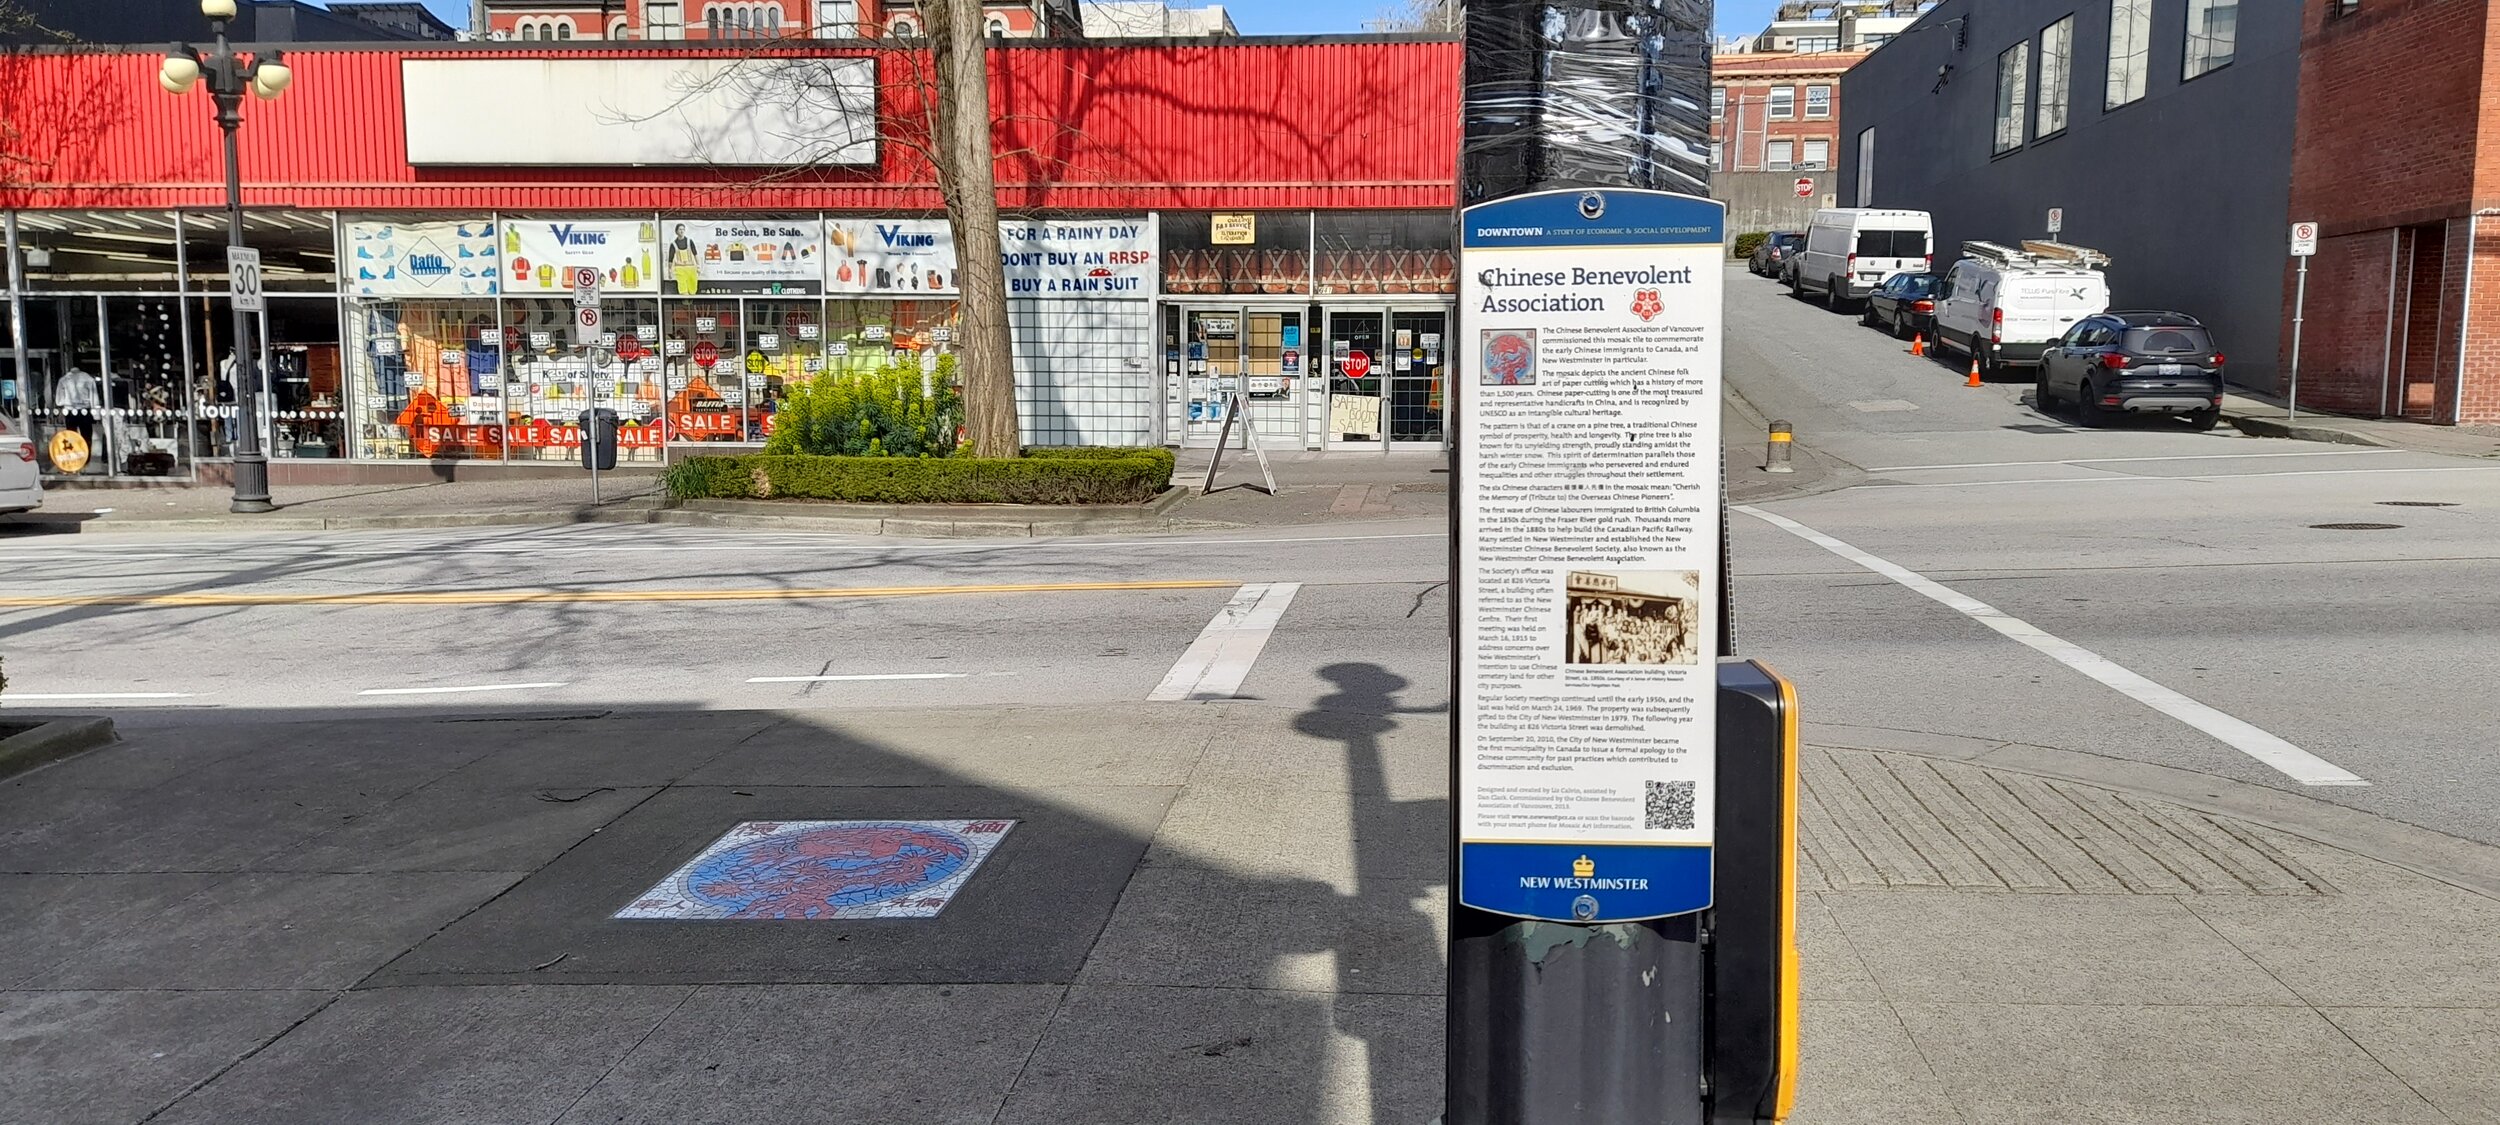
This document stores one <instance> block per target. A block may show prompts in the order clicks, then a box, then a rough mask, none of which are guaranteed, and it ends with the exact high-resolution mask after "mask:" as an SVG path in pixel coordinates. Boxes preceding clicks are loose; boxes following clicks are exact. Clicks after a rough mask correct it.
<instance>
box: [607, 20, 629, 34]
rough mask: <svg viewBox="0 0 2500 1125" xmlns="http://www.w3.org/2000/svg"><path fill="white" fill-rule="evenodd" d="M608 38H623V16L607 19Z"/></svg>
mask: <svg viewBox="0 0 2500 1125" xmlns="http://www.w3.org/2000/svg"><path fill="white" fill-rule="evenodd" d="M608 38H610V39H623V38H625V18H624V17H623V16H619V17H617V18H615V19H612V20H609V21H608Z"/></svg>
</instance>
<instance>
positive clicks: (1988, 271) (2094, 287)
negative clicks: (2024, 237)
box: [1936, 242, 2109, 375]
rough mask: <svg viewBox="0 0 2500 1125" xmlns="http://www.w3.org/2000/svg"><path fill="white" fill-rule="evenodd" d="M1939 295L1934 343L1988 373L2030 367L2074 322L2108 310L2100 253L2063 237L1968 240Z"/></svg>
mask: <svg viewBox="0 0 2500 1125" xmlns="http://www.w3.org/2000/svg"><path fill="white" fill-rule="evenodd" d="M1962 249H1963V257H1962V260H1961V261H1958V262H1955V263H1953V268H1952V269H1950V270H1947V271H1945V275H1944V283H1943V285H1942V286H1940V287H1939V290H1938V295H1937V297H1936V343H1937V344H1939V345H1940V346H1943V347H1947V348H1951V349H1952V350H1954V351H1958V352H1962V353H1964V354H1966V355H1969V356H1970V357H1971V358H1973V359H1976V360H1978V361H1979V369H1980V371H1981V372H1982V373H1984V374H1991V375H1993V374H1996V373H1997V372H2000V371H2003V370H2005V369H2006V368H2009V367H2032V366H2036V365H2037V364H2038V363H2039V362H2040V353H2042V352H2045V351H2047V350H2048V349H2049V346H2050V345H2052V344H2055V343H2056V342H2058V341H2059V340H2061V339H2064V338H2065V335H2066V330H2067V329H2069V328H2072V327H2074V326H2075V323H2076V322H2077V321H2080V320H2082V319H2083V318H2085V317H2087V316H2093V315H2096V314H2099V313H2102V312H2105V311H2107V310H2108V309H2109V282H2108V281H2107V280H2106V279H2104V278H2103V277H2102V276H2101V267H2102V266H2104V265H2107V264H2109V259H2108V258H2107V257H2106V256H2104V255H2103V254H2102V253H2101V252H2100V251H2098V250H2093V249H2089V248H2087V247H2082V246H2068V245H2066V244H2064V243H2058V242H2026V243H2024V244H2023V245H2022V248H2021V249H2015V248H2012V247H2007V246H1999V245H1997V244H1996V243H1993V242H1970V243H1965V244H1963V248H1962Z"/></svg>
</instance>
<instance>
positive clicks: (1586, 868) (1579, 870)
mask: <svg viewBox="0 0 2500 1125" xmlns="http://www.w3.org/2000/svg"><path fill="white" fill-rule="evenodd" d="M1571 874H1572V875H1573V876H1574V877H1575V878H1581V879H1586V878H1588V877H1590V876H1592V875H1595V874H1597V861H1596V860H1593V859H1590V858H1589V857H1587V856H1581V857H1580V858H1578V859H1575V860H1572V861H1571Z"/></svg>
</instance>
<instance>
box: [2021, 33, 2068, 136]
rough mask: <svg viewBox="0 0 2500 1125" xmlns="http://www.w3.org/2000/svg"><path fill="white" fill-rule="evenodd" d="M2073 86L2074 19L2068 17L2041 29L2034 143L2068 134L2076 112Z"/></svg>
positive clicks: (2034, 115)
mask: <svg viewBox="0 0 2500 1125" xmlns="http://www.w3.org/2000/svg"><path fill="white" fill-rule="evenodd" d="M2074 86H2075V17H2073V16H2071V15H2069V16H2066V17H2065V18H2063V19H2060V20H2058V21H2057V22H2056V23H2052V24H2050V25H2048V26H2047V27H2044V28H2041V29H2040V94H2039V96H2038V97H2037V98H2035V99H2033V101H2034V103H2035V104H2034V105H2033V106H2032V126H2031V139H2032V140H2034V141H2044V140H2047V139H2049V138H2050V137H2054V136H2057V135H2058V134H2061V133H2064V132H2065V131H2066V125H2067V122H2068V120H2069V119H2070V118H2071V117H2072V115H2073V112H2074V109H2073V103H2074V92H2075V91H2074Z"/></svg>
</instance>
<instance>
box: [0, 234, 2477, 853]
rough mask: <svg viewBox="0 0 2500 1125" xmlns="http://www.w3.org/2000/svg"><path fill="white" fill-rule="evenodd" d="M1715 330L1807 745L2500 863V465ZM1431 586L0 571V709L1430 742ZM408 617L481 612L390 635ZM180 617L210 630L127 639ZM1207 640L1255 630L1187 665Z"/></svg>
mask: <svg viewBox="0 0 2500 1125" xmlns="http://www.w3.org/2000/svg"><path fill="white" fill-rule="evenodd" d="M1729 288H1730V296H1729V321H1728V327H1729V347H1728V373H1729V377H1730V380H1731V382H1732V384H1733V386H1734V387H1735V388H1736V389H1737V390H1738V391H1739V392H1741V394H1742V396H1743V398H1744V399H1745V400H1747V402H1748V403H1749V404H1750V405H1749V406H1748V407H1745V408H1743V409H1740V410H1738V411H1737V414H1738V415H1739V416H1740V419H1741V418H1742V417H1758V418H1768V417H1779V418H1783V419H1786V420H1788V421H1791V422H1792V423H1794V424H1795V425H1796V426H1797V429H1798V432H1799V433H1800V435H1801V438H1802V441H1803V442H1804V444H1805V445H1806V446H1807V449H1806V451H1805V456H1806V459H1807V462H1808V469H1809V471H1808V472H1807V473H1804V474H1800V476H1799V477H1797V478H1793V479H1794V480H1795V481H1799V482H1803V484H1804V485H1805V486H1806V487H1808V488H1811V489H1815V490H1819V491H1814V492H1813V493H1812V494H1810V495H1802V496H1800V495H1790V496H1788V497H1787V498H1785V499H1780V498H1775V497H1776V496H1777V495H1778V493H1779V492H1780V491H1781V490H1783V489H1784V488H1785V487H1786V486H1787V485H1789V484H1790V483H1791V481H1790V480H1774V479H1772V478H1768V477H1767V475H1766V474H1763V473H1761V472H1760V471H1759V470H1758V469H1757V468H1755V467H1754V463H1755V455H1756V450H1757V448H1758V447H1757V446H1755V444H1754V440H1753V438H1752V436H1751V435H1749V434H1745V433H1742V432H1739V433H1737V434H1735V435H1732V437H1731V460H1732V461H1733V462H1734V464H1735V466H1736V467H1735V468H1734V470H1733V472H1734V473H1735V475H1736V479H1735V481H1734V486H1735V491H1736V493H1737V495H1738V496H1739V497H1740V499H1742V500H1746V501H1748V502H1749V503H1748V504H1747V506H1746V507H1745V508H1744V509H1743V510H1742V511H1740V514H1739V515H1738V516H1737V517H1736V519H1735V527H1734V533H1735V543H1736V551H1737V570H1738V582H1737V591H1738V598H1739V616H1738V624H1737V634H1738V640H1739V644H1740V647H1741V648H1742V650H1743V651H1744V652H1745V653H1746V654H1747V655H1752V656H1758V657H1760V658H1763V659H1765V660H1767V661H1769V662H1771V663H1773V664H1774V665H1775V666H1777V667H1779V668H1780V669H1781V670H1783V671H1784V672H1786V673H1788V674H1789V675H1790V676H1792V677H1793V678H1795V679H1796V680H1797V681H1798V682H1799V683H1800V685H1801V688H1802V692H1803V698H1804V702H1805V707H1806V717H1807V720H1808V721H1809V722H1811V723H1819V724H1825V725H1830V726H1843V727H1850V728H1859V729H1861V730H1876V731H1881V730H1903V731H1918V732H1928V733H1940V734H1951V735H1959V736H1967V737H1972V738H1978V739H1992V740H2003V741H2012V742H2022V743H2029V744H2036V745H2043V746H2051V747H2057V748H2061V749H2067V750H2074V751H2081V752H2086V753H2092V754H2100V755H2106V756H2111V757H2117V758H2125V759H2133V760H2140V761H2147V762H2157V763H2162V764H2168V765H2173V766H2180V767H2184V768H2188V769H2193V770H2198V771H2202V772H2207V773H2212V774H2216V775H2220V776H2225V777H2230V778H2235V779H2239V780H2243V781H2249V782H2254V783H2258V784H2265V785H2275V786H2280V787H2282V788H2285V789H2288V790H2294V791H2299V792H2303V793H2306V794H2308V795H2311V796H2315V797H2320V798H2322V799H2326V800H2331V801H2337V802H2342V803H2346V804H2349V805H2353V806H2356V807H2360V808H2364V809H2368V810H2372V811H2376V812H2381V813H2385V814H2388V815H2392V816H2395V817H2397V818H2400V819H2403V820H2406V821H2409V822H2412V823H2415V824H2419V825H2422V826H2425V827H2430V828H2434V829H2438V830H2442V831H2446V832H2450V833H2453V834H2456V835H2460V836H2465V837H2468V838H2472V839H2476V840H2482V841H2486V842H2500V768H2495V767H2494V766H2493V765H2491V763H2490V760H2489V756H2488V755H2487V754H2486V753H2485V752H2484V751H2485V747H2486V746H2487V745H2488V742H2489V737H2488V735H2487V734H2486V733H2485V727H2486V726H2487V724H2486V723H2485V722H2483V721H2482V720H2483V716H2484V714H2485V713H2486V710H2487V709H2486V708H2484V707H2483V706H2482V705H2481V699H2482V691H2483V690H2484V686H2485V685H2486V684H2487V683H2489V682H2490V680H2491V678H2492V674H2493V672H2494V670H2495V668H2494V665H2495V663H2500V656H2496V655H2495V652H2494V646H2493V645H2492V643H2491V642H2490V640H2489V639H2488V634H2489V630H2490V627H2491V624H2492V623H2493V622H2500V464H2491V463H2485V462H2479V461H2461V460H2453V459H2446V458H2439V457H2434V456H2429V455H2420V454H2410V453H2401V452H2391V451H2381V450H2364V449H2357V448H2354V447H2345V446H2326V445H2311V444H2305V443H2298V442H2286V441H2272V440H2261V439H2253V438H2245V437H2239V436H2235V435H2231V434H2228V433H2222V432H2217V433H2209V434H2197V433H2190V432H2187V431H2186V430H2185V429H2184V428H2181V427H2178V426H2174V425H2158V424H2152V425H2134V426H2127V427H2122V428H2118V429H2112V430H2081V429H2077V428H2075V427H2073V426H2072V425H2070V424H2069V420H2068V419H2066V418H2063V417H2055V416H2049V415H2044V414H2041V413H2040V412H2038V411H2036V410H2034V409H2033V408H2032V407H2031V406H2030V405H2029V403H2028V401H2027V400H2028V398H2029V385H2028V383H2027V382H2026V383H2023V384H2012V383H2006V384H1993V385H1990V386H1987V387H1983V388H1978V389H1971V388H1967V387H1965V386H1963V385H1962V384H1961V378H1960V376H1959V374H1958V373H1956V372H1954V371H1953V370H1951V369H1950V367H1949V366H1947V365H1945V364H1942V363H1938V362H1934V361H1929V360H1920V359H1913V358H1910V357H1908V356H1907V355H1905V354H1903V352H1902V350H1901V348H1900V347H1899V346H1898V345H1896V344H1895V343H1893V342H1892V341H1890V340H1887V339H1886V338H1884V337H1882V336H1880V335H1878V334H1876V333H1874V332H1871V331H1868V330H1865V329H1862V328H1859V327H1857V326H1856V325H1855V324H1854V323H1853V322H1852V321H1851V320H1850V319H1849V318H1846V317H1835V316H1832V315H1831V314H1829V313H1827V312H1824V311H1822V310H1821V309H1819V308H1816V307H1813V306H1809V305H1805V304H1801V303H1797V302H1794V301H1791V300H1789V299H1788V298H1787V297H1785V296H1784V295H1783V294H1781V293H1780V292H1779V291H1778V290H1777V289H1776V288H1775V287H1774V286H1772V285H1771V284H1770V283H1768V282H1764V281H1761V280H1759V279H1755V278H1752V277H1749V276H1747V275H1745V274H1744V273H1743V272H1742V271H1741V270H1735V271H1732V276H1731V277H1730V278H1729ZM2226 346H2229V342H2226ZM2391 504H2407V505H2410V504H2439V505H2448V506H2442V507H2410V506H2408V507H2393V506H2389V505H2391ZM1756 513H1759V514H1756ZM1766 517H1777V518H1778V519H1780V520H1784V521H1788V524H1791V525H1793V526H1787V525H1783V524H1777V523H1774V522H1771V520H1770V519H1769V518H1766ZM2326 524H2389V525H2396V526H2391V527H2383V528H2377V529H2371V530H2346V529H2331V528H2322V527H2320V526H2318V525H2326ZM1444 566H1445V563H1444V542H1443V539H1442V532H1441V528H1440V527H1439V525H1438V524H1437V523H1433V522H1430V521H1384V522H1379V523H1352V524H1333V525H1330V526H1328V527H1326V528H1324V529H1301V530H1276V531H1266V532H1257V533H1225V534H1212V535H1195V536H1176V537H1147V538H1138V539H1128V540H1096V539H1078V540H1058V541H1050V540H1043V541H1018V542H1013V543H964V542H948V543H912V542H902V541H894V540H869V539H854V538H845V537H838V536H814V535H794V534H779V533H775V534H761V533H741V532H729V531H713V530H700V531H698V530H692V529H668V528H651V527H582V528H565V529H548V530H481V531H476V532H462V533H441V532H428V533H409V534H353V535H349V534H341V535H275V536H217V537H200V538H187V539H172V538H160V537H154V536H151V537H146V538H144V539H142V538H137V537H133V538H127V539H123V538H107V537H80V538H77V539H32V538H21V539H12V540H5V541H0V573H5V574H6V575H7V576H8V577H7V580H6V581H5V583H0V596H5V597H6V598H9V599H15V601H16V602H17V603H18V604H0V646H5V651H6V652H7V653H8V654H9V657H8V661H9V662H8V671H9V673H10V676H11V681H12V682H11V685H10V690H9V695H8V706H11V707H15V708H35V707H40V708H43V709H45V710H71V711H75V710H88V709H106V710H112V711H114V712H115V713H117V714H119V715H120V716H122V718H123V721H124V722H125V723H130V724H138V725H146V724H151V723H171V722H192V721H202V720H210V721H213V720H214V718H215V716H217V715H218V714H219V713H220V712H225V711H232V712H238V713H240V712H243V711H249V712H251V713H254V714H255V715H257V716H260V717H267V716H268V715H269V714H271V713H272V712H278V713H285V712H302V713H305V714H307V715H315V714H317V715H322V716H327V715H330V714H335V713H337V712H340V711H350V712H356V711H362V710H369V711H373V712H376V713H382V712H393V711H411V710H414V711H427V712H434V711H441V710H443V709H466V708H492V709H497V710H510V709H516V708H518V709H528V708H552V709H583V708H600V709H640V708H703V709H738V708H783V709H810V708H823V709H830V710H843V709H857V708H912V707H925V706H935V705H941V704H944V705H961V704H1017V703H1048V704H1065V703H1086V702H1142V701H1146V700H1148V699H1150V698H1151V697H1154V696H1156V695H1157V694H1158V693H1159V692H1162V693H1164V694H1166V695H1169V694H1174V693H1175V692H1177V693H1178V694H1182V695H1188V694H1193V693H1194V694H1197V695H1199V697H1201V698H1243V699H1259V700H1267V701H1272V702H1275V703H1278V704H1281V705H1290V706H1307V705H1310V704H1311V703H1313V702H1314V701H1316V700H1318V699H1320V698H1322V697H1323V696H1325V695H1327V694H1328V693H1329V692H1330V691H1331V690H1332V687H1331V685H1330V683H1329V681H1328V680H1327V679H1326V678H1325V676H1324V675H1323V674H1322V670H1323V669H1324V668H1326V667H1327V666H1329V665H1331V664H1334V663H1339V662H1344V661H1351V660H1359V661H1362V662H1366V663H1372V664H1377V665H1379V666H1381V667H1382V668H1385V669H1387V670H1388V671H1389V672H1391V673H1393V674H1395V675H1397V676H1399V677H1402V678H1404V679H1405V680H1407V681H1408V682H1409V683H1410V684H1412V685H1413V689H1412V691H1411V692H1410V693H1409V694H1408V695H1407V696H1406V702H1407V703H1408V704H1409V705H1410V706H1423V707H1432V706H1437V705H1440V704H1443V703H1445V702H1446V698H1447V688H1446V683H1447V675H1448V661H1447V653H1446V640H1445V634H1444V631H1443V630H1444V627H1445V621H1444V619H1445V615H1446V611H1447V605H1448V603H1447V601H1446V598H1445V597H1444V590H1443V588H1442V586H1441V582H1442V578H1443V575H1444ZM1079 586H1089V587H1092V588H1071V587H1079ZM410 591H421V592H429V593H435V594H443V595H451V596H453V598H454V600H455V602H456V603H457V604H402V603H399V602H396V601H392V600H390V599H392V598H395V597H397V596H399V595H402V594H405V593H407V592H410ZM827 591H834V592H838V593H841V594H844V595H848V596H828V595H827V593H826V592H827ZM863 594H864V595H866V596H860V595H863ZM168 596H176V597H190V598H194V599H198V598H202V597H205V598H207V599H209V601H210V602H211V603H213V604H126V603H127V602H128V601H129V600H130V599H132V598H142V597H156V598H164V597H168ZM99 597H105V598H121V599H123V603H117V604H91V602H92V599H96V598H99ZM237 601H249V602H253V603H254V604H233V603H235V602H237ZM28 602H33V603H38V604H25V603H28ZM269 602H277V603H281V604H264V603H269ZM1228 606H1230V607H1232V608H1231V609H1230V610H1228V608H1227V607H1228ZM1219 621H1229V622H1231V623H1232V624H1233V625H1234V626H1235V627H1240V626H1242V625H1243V624H1244V622H1245V621H1246V622H1247V623H1248V625H1249V626H1250V628H1249V631H1248V632H1247V633H1228V634H1226V635H1225V636H1224V637H1216V638H1213V639H1211V640H1209V641H1207V642H1205V643H1201V634H1202V631H1206V630H1208V628H1209V626H1210V624H1211V623H1217V622H1219ZM1253 634H1255V635H1253ZM1175 684H1178V685H1179V686H1178V687H1177V688H1175V687H1174V686H1173V685H1175ZM1175 705H1176V706H1179V705H1182V704H1175ZM2322 780H2323V781H2344V782H2353V781H2358V782H2363V783H2366V784H2332V785H2315V784H2309V783H2310V782H2317V781H2322Z"/></svg>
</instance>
